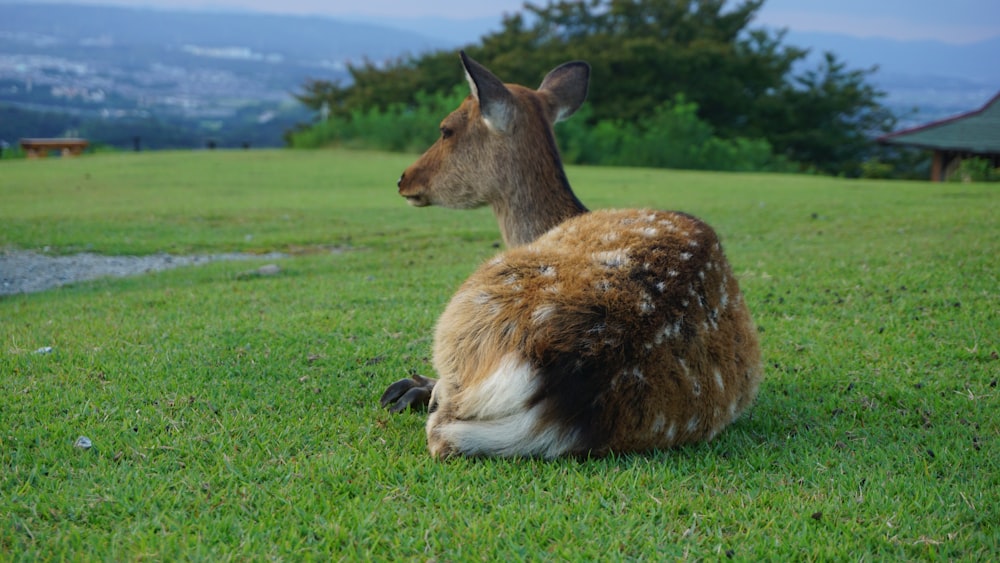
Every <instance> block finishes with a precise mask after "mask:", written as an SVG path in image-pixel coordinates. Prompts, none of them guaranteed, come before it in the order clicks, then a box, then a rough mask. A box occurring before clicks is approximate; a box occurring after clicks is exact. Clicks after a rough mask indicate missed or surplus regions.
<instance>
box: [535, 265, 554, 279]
mask: <svg viewBox="0 0 1000 563" xmlns="http://www.w3.org/2000/svg"><path fill="white" fill-rule="evenodd" d="M538 273H539V274H541V275H542V277H546V278H554V277H556V269H555V268H553V267H552V266H548V265H545V266H542V267H541V268H539V269H538Z"/></svg>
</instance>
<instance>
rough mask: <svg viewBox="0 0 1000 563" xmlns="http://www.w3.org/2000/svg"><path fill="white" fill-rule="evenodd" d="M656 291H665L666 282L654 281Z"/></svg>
mask: <svg viewBox="0 0 1000 563" xmlns="http://www.w3.org/2000/svg"><path fill="white" fill-rule="evenodd" d="M656 291H659V292H660V293H663V292H665V291H667V284H666V282H656Z"/></svg>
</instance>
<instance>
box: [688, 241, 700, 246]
mask: <svg viewBox="0 0 1000 563" xmlns="http://www.w3.org/2000/svg"><path fill="white" fill-rule="evenodd" d="M688 246H690V247H691V248H698V241H696V240H694V239H691V240H689V241H688Z"/></svg>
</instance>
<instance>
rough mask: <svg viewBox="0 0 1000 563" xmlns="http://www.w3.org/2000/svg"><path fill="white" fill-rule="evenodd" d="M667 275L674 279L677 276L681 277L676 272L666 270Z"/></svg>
mask: <svg viewBox="0 0 1000 563" xmlns="http://www.w3.org/2000/svg"><path fill="white" fill-rule="evenodd" d="M667 275H668V276H670V277H672V278H676V277H677V276H679V275H681V273H680V272H678V271H677V270H667Z"/></svg>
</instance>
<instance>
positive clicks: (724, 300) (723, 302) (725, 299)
mask: <svg viewBox="0 0 1000 563" xmlns="http://www.w3.org/2000/svg"><path fill="white" fill-rule="evenodd" d="M719 293H721V294H722V297H721V298H719V309H721V310H723V311H725V310H726V306H727V305H729V292H728V291H726V286H725V284H723V285H722V287H720V288H719Z"/></svg>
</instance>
